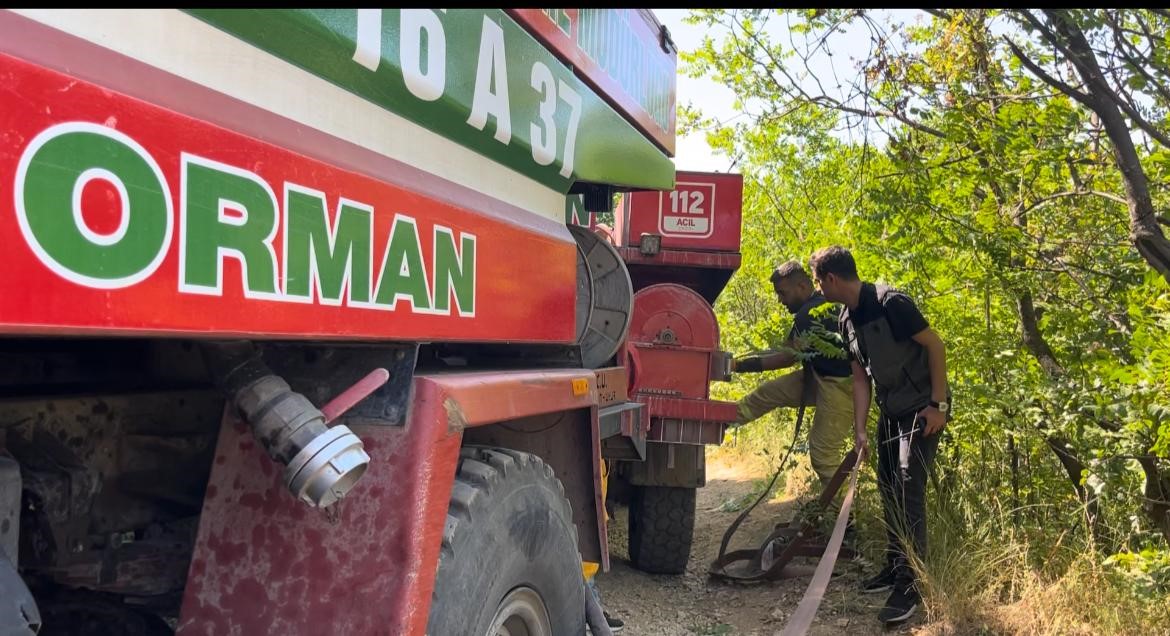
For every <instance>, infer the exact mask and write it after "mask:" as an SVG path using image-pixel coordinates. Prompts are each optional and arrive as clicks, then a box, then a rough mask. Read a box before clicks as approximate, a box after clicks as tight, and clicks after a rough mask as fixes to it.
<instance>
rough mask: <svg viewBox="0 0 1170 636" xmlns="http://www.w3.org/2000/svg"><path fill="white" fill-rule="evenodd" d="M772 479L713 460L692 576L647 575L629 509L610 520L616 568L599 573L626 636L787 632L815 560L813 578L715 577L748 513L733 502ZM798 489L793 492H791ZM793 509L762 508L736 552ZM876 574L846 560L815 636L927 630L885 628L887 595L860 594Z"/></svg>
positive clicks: (781, 504) (781, 503)
mask: <svg viewBox="0 0 1170 636" xmlns="http://www.w3.org/2000/svg"><path fill="white" fill-rule="evenodd" d="M768 476H770V475H769V474H768V473H767V469H766V467H764V466H760V465H756V466H752V465H748V464H746V463H744V462H743V461H737V460H735V459H728V458H721V457H718V456H716V457H709V458H708V463H707V486H706V487H704V488H702V489H700V490H699V492H698V498H697V503H696V506H695V512H696V514H695V517H696V518H695V533H694V545H693V548H692V550H691V559H690V563H689V564H688V565H687V571H686V573H685V574H683V575H680V576H665V575H652V574H645V573H643V572H639V571H638V570H635V569H633V568H632V567H631V566H630V564H629V560H628V557H627V552H626V527H627V526H626V524H627V518H626V510H625V508H624V507H618V508H617V509H616V511H615V514H616V518H615V519H613V520H612V521H611V522H610V534H609V545H610V554H611V558H610V565H611V569H610V571H609V572H606V573H603V574H601V575H599V576H598V578H597V584H598V587H599V589H600V590H601V595H602V601H603V603H604V605H605V607H606V609H607V610H608V611H609V612H610V613H611V614H614V615H616V616H619V617H621V618H622V619H623V620H625V623H626V628H625V631H624V632H623V634H629V635H631V636H687V635H692V634H694V635H712V636H713V635H724V634H744V635H753V636H772V635H773V634H775V635H777V636H778V635H779V634H780V632H781V631H782V630H783V628H784V624H785V622H786V621H787V620H788V616H789V615H790V614H791V613H792V612H793V611H794V610H795V609H796V606H797V603H799V601H800V599H801V597H802V596H803V595H804V592H805V589H806V587H807V586H808V583H809V580H810V578H811V573H812V569H813V567H815V565H816V562H815V561H814V560H808V559H800V560H799V561H800V562H801V564H802V565H805V566H807V572H808V574H807V575H806V576H801V577H798V578H792V579H784V580H781V581H776V582H771V583H763V584H756V585H752V586H745V585H741V584H736V583H728V582H723V581H719V580H715V579H711V578H710V577H708V575H707V568H708V566H709V565H710V563H711V561H712V560H713V559H714V558H715V556H716V554H717V553H718V551H719V542H720V540H721V539H722V537H723V533H724V531H725V530H726V529H727V527H728V525H730V524H731V522H732V521H733V520H734V519H735V517H736V515H737V514H739V512H740V510H741V509H742V508H740V507H735V506H730V505H727V504H728V503H729V502H730V501H734V500H737V499H743V498H744V497H746V496H748V495H750V494H751V493H752V488H753V486H754V485H755V482H756V480H759V479H761V478H764V477H768ZM791 490H792V488H791V487H790V488H789V491H790V492H789V494H791ZM752 500H753V501H754V497H753V498H752ZM749 503H750V501H749ZM793 505H794V500H793V499H792V498H791V497H790V496H780V497H776V498H773V499H772V500H771V501H768V502H764V503H762V504H760V506H758V507H757V508H756V509H755V511H753V512H752V514H751V516H749V517H748V519H747V521H746V522H745V523H744V525H743V526H741V527H740V530H739V531H738V532H737V533H736V535H735V538H734V539H733V540H732V544H731V545H732V548H737V547H738V548H744V547H749V546H753V545H758V544H759V542H760V541H762V539H763V538H764V537H765V536H767V534H768V532H769V531H770V530H771V528H772V527H773V525H774V524H775V523H776V522H777V521H780V520H787V519H788V518H789V517H790V516H791V514H792V508H793ZM732 508H734V509H732ZM871 569H872V568H871V567H870V566H869V564H868V563H862V562H856V561H840V562H838V565H837V569H836V571H837V576H835V578H834V579H833V581H832V582H831V583H830V585H829V589H828V592H827V593H826V595H825V599H824V601H823V602H822V603H821V607H820V610H819V611H818V613H817V618H816V622H814V623H813V627H812V629H811V630H810V631H809V633H810V634H813V635H816V636H824V635H828V634H896V633H910V632H911V631H913V630H914V628H915V626H920V625H921V620H922V619H921V616H919V617H916V618H915V619H912V620H911V621H910V622H909V624H908V625H906V626H904V627H902V628H901V629H897V630H885V629H883V628H882V626H881V624H880V623H879V622H878V621H877V618H876V616H877V612H878V610H879V609H881V607H880V604H881V603H883V602H884V601H885V596H884V595H881V594H878V595H863V594H859V593H857V587H858V581H859V580H860V578H861V577H862V576H863V575H868V574H869V573H870V571H871Z"/></svg>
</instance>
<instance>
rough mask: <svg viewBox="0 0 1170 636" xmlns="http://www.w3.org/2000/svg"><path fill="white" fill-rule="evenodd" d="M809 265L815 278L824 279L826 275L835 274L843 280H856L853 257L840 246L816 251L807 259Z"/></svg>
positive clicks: (855, 265) (855, 267) (855, 266)
mask: <svg viewBox="0 0 1170 636" xmlns="http://www.w3.org/2000/svg"><path fill="white" fill-rule="evenodd" d="M809 265H810V266H811V267H812V270H813V272H814V273H815V274H816V276H817V278H824V277H825V275H826V274H836V275H837V276H840V277H841V278H843V279H845V280H857V279H858V278H857V263H855V262H853V255H852V254H850V253H849V250H847V249H845V248H844V247H841V246H840V245H834V246H832V247H824V248H821V249H819V250H817V251H816V252H814V253H813V255H812V258H810V259H809Z"/></svg>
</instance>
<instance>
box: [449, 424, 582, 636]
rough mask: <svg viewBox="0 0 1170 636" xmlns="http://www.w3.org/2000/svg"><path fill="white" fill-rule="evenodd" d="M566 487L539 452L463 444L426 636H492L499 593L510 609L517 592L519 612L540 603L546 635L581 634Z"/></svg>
mask: <svg viewBox="0 0 1170 636" xmlns="http://www.w3.org/2000/svg"><path fill="white" fill-rule="evenodd" d="M564 492H565V491H564V487H563V486H562V485H561V482H560V480H558V479H557V478H556V477H555V476H554V475H553V471H552V468H550V467H549V466H548V465H547V464H545V463H544V462H543V461H541V459H540V458H539V457H537V456H535V455H531V454H529V453H523V452H520V451H514V450H508V449H502V448H479V447H465V448H463V449H462V450H461V451H460V459H459V469H458V472H457V473H456V474H455V485H454V487H453V488H452V490H451V503H450V507H449V508H448V510H447V524H446V526H445V527H444V528H443V547H442V551H441V553H440V555H439V568H438V571H437V573H436V574H435V591H434V594H433V595H432V597H431V613H430V618H429V620H428V623H427V633H428V634H430V635H431V636H461V635H464V634H466V635H468V636H485V635H488V636H494V634H495V631H491V632H490V633H489V629H491V628H492V627H493V621H495V620H496V619H497V610H500V609H502V603H503V602H504V601H505V599H507V600H508V603H506V604H504V605H506V606H508V607H515V605H514V603H515V602H516V599H517V598H520V599H521V601H520V603H521V605H520V608H521V610H523V609H525V608H527V609H534V608H535V609H536V610H537V612H536V613H537V614H540V613H541V610H540V609H539V608H540V606H543V608H544V610H543V613H544V615H545V616H546V617H547V621H548V624H547V627H548V628H549V629H550V630H551V631H550V632H549V633H551V634H554V635H556V636H560V635H561V634H568V635H579V634H583V633H584V632H585V581H584V578H583V577H582V575H581V554H580V552H578V550H577V529H576V526H574V525H573V513H572V509H571V507H570V505H569V501H568V500H567V499H565V495H564ZM532 592H534V593H535V594H532ZM517 595H519V596H517ZM534 599H535V601H534ZM523 618H524V616H520V615H516V616H514V617H513V619H512V620H522V619H523ZM512 633H524V632H523V631H521V630H512ZM535 633H540V631H539V630H538V631H536V632H535Z"/></svg>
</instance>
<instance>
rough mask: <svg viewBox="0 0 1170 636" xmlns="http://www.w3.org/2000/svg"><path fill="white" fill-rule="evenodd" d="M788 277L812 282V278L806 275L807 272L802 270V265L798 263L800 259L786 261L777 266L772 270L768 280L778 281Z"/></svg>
mask: <svg viewBox="0 0 1170 636" xmlns="http://www.w3.org/2000/svg"><path fill="white" fill-rule="evenodd" d="M788 278H796V280H807V281H809V282H810V283H811V282H812V279H811V278H809V277H808V272H806V271H804V266H803V265H801V264H800V261H788V262H787V263H784V264H782V265H781V266H780V267H777V268H776V269H775V270H773V271H772V277H771V278H770V279H769V280H771V281H772V282H773V283H778V282H780V281H782V280H785V279H788Z"/></svg>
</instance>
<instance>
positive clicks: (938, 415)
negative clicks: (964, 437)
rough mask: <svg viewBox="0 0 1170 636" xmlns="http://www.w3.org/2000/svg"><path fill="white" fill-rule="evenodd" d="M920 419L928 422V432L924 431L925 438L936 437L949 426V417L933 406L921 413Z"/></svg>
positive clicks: (919, 413)
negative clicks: (936, 434)
mask: <svg viewBox="0 0 1170 636" xmlns="http://www.w3.org/2000/svg"><path fill="white" fill-rule="evenodd" d="M918 417H921V418H922V419H924V420H926V430H924V431H922V435H923V436H924V437H930V436H931V435H934V434H935V433H937V432H939V431H941V430H942V429H943V427H944V426H946V425H947V416H946V415H944V414H943V412H942V411H940V410H938V409H936V408H934V407H933V406H928V407H926V408H924V409H922V410H921V411H919V412H918Z"/></svg>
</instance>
